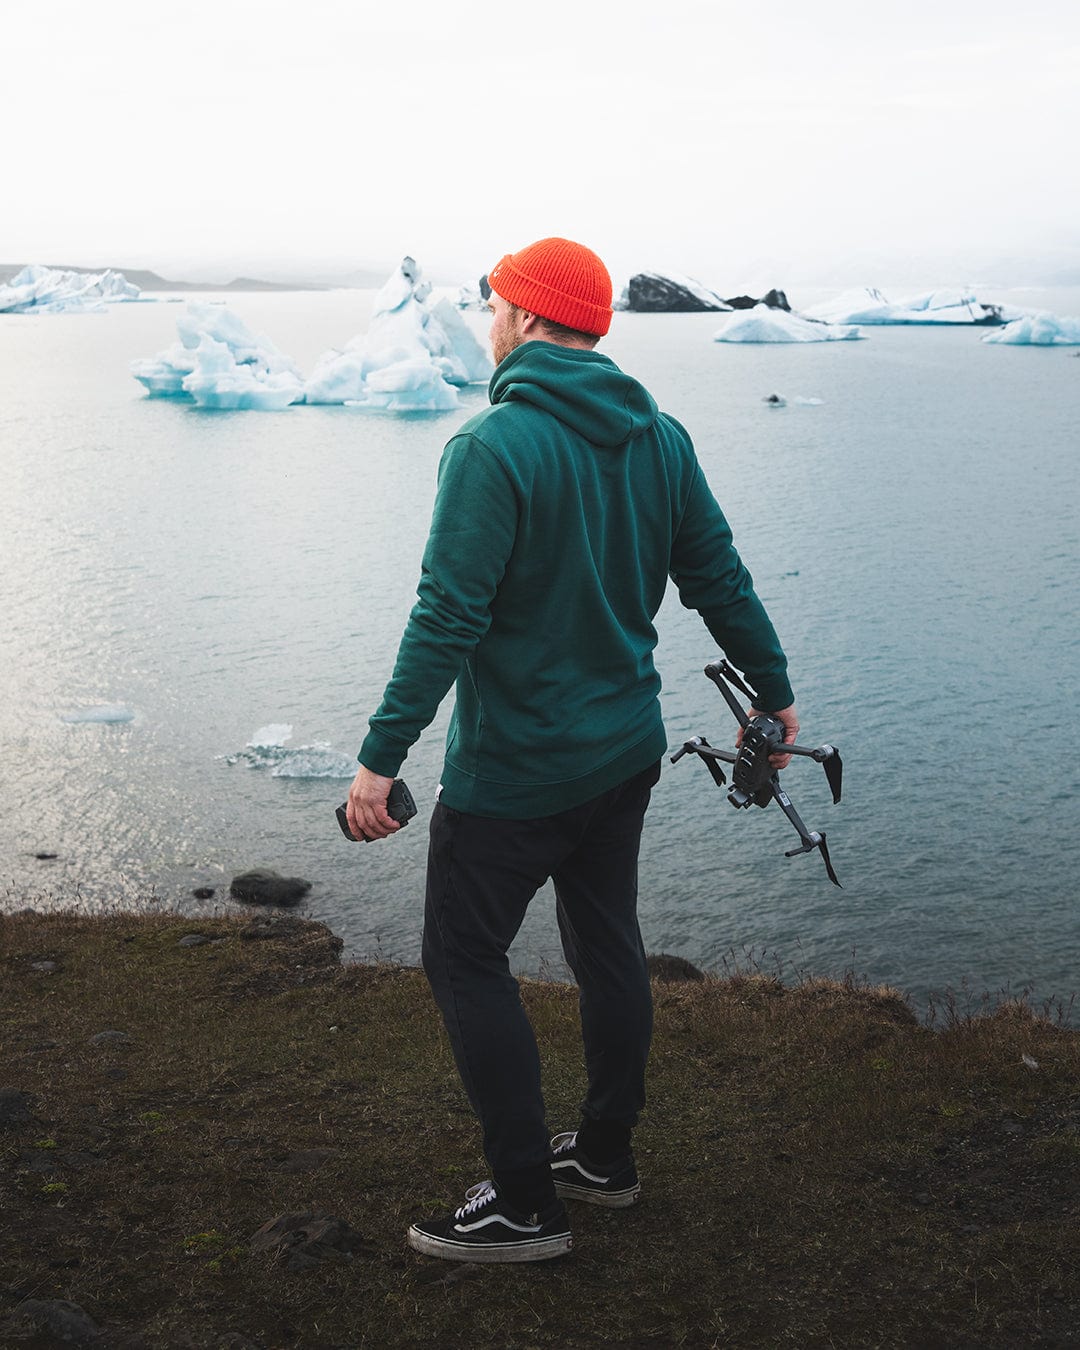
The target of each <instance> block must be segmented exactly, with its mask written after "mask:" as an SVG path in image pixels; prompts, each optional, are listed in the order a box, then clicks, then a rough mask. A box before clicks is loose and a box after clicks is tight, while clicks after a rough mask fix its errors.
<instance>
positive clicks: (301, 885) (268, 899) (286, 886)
mask: <svg viewBox="0 0 1080 1350" xmlns="http://www.w3.org/2000/svg"><path fill="white" fill-rule="evenodd" d="M310 890H311V882H310V881H304V880H303V878H302V877H283V876H282V875H281V874H280V872H275V871H273V870H272V869H270V868H261V867H259V868H255V869H254V870H252V871H251V872H242V873H241V874H240V875H239V876H236V877H233V879H232V881H231V882H230V884H229V894H230V895H231V896H232V897H233V898H234V899H236V900H245V901H247V903H248V904H249V905H295V904H298V903H299V901H301V900H302V899H303V898H304V896H305V895H307V893H308V891H310Z"/></svg>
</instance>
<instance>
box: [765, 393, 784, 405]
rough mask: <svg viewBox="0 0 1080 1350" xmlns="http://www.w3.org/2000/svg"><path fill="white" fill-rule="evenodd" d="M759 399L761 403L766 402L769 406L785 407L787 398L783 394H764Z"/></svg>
mask: <svg viewBox="0 0 1080 1350" xmlns="http://www.w3.org/2000/svg"><path fill="white" fill-rule="evenodd" d="M761 401H762V403H764V404H767V406H768V407H770V408H786V407H787V399H786V398H785V397H784V396H783V394H766V395H765V397H764V398H763V399H762V400H761Z"/></svg>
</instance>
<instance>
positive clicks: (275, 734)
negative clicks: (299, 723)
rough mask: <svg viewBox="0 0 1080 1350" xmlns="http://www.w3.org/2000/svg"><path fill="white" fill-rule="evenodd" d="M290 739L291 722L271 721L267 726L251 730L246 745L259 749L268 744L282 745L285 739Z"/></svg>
mask: <svg viewBox="0 0 1080 1350" xmlns="http://www.w3.org/2000/svg"><path fill="white" fill-rule="evenodd" d="M291 739H292V724H291V723H290V722H271V723H270V724H269V725H268V726H265V727H260V728H259V729H258V731H253V732H252V733H251V740H250V741H248V745H249V746H254V747H255V748H257V749H259V748H263V747H265V746H268V745H284V744H285V742H286V741H288V740H291Z"/></svg>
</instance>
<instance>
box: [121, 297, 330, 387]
mask: <svg viewBox="0 0 1080 1350" xmlns="http://www.w3.org/2000/svg"><path fill="white" fill-rule="evenodd" d="M176 328H177V332H178V333H179V335H180V341H179V342H178V343H175V344H174V345H173V346H172V347H169V348H168V349H167V350H166V351H163V352H159V353H158V355H157V356H153V357H149V358H145V359H142V360H137V361H132V362H131V365H130V369H131V373H132V375H134V377H135V378H136V379H137V380H138V381H139V383H140V384H142V385H144V386H145V388H146V389H147V390H149V392H150V393H151V394H152V395H154V396H155V397H159V398H160V397H176V396H182V395H185V394H186V395H187V396H189V397H190V398H192V399H194V401H195V402H196V403H197V404H198V405H199V406H200V407H203V408H230V409H235V408H257V409H262V410H264V411H266V410H269V411H278V410H280V409H281V408H286V407H288V405H289V404H290V403H296V402H298V401H300V400H301V399H302V397H303V392H304V389H303V380H302V378H301V376H300V372H299V370H298V369H297V367H296V366H295V365H294V364H293V362H292V361H290V360H289V358H288V357H287V356H285V355H283V354H282V353H281V352H280V351H278V349H277V347H275V346H274V344H273V343H272V342H271V341H270V339H269V338H265V337H261V336H259V335H257V334H255V333H253V332H252V331H251V330H250V329H249V328H248V326H247V325H246V324H245V323H244V321H243V320H242V319H241V318H240V317H239V315H237V314H234V313H233V312H232V310H230V309H228V308H226V306H224V305H215V304H209V303H208V302H206V301H200V300H193V301H191V303H190V304H189V305H188V307H187V309H186V310H185V312H184V313H183V314H182V315H180V317H179V318H178V319H177V321H176Z"/></svg>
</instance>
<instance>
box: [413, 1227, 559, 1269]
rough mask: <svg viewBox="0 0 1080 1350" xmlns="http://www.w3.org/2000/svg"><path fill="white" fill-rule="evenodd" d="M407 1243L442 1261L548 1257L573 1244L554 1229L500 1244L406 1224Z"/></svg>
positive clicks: (535, 1259) (543, 1258)
mask: <svg viewBox="0 0 1080 1350" xmlns="http://www.w3.org/2000/svg"><path fill="white" fill-rule="evenodd" d="M407 1236H408V1240H409V1246H410V1247H411V1248H412V1249H413V1251H416V1252H423V1254H424V1255H425V1256H441V1257H442V1259H443V1260H444V1261H476V1262H482V1261H489V1262H496V1261H497V1262H500V1263H504V1264H505V1263H509V1262H513V1261H548V1260H550V1259H551V1258H552V1257H555V1256H565V1255H566V1253H567V1252H568V1251H570V1249H571V1247H573V1245H574V1239H573V1237H572V1236H571V1235H570V1234H569V1233H558V1234H556V1235H555V1236H554V1237H546V1238H537V1239H536V1241H535V1242H507V1243H502V1244H495V1243H480V1242H455V1241H454V1239H453V1238H439V1237H432V1236H431V1234H430V1233H424V1232H422V1231H421V1230H420V1229H419V1228H415V1227H413V1228H410V1229H409V1232H408V1235H407Z"/></svg>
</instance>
